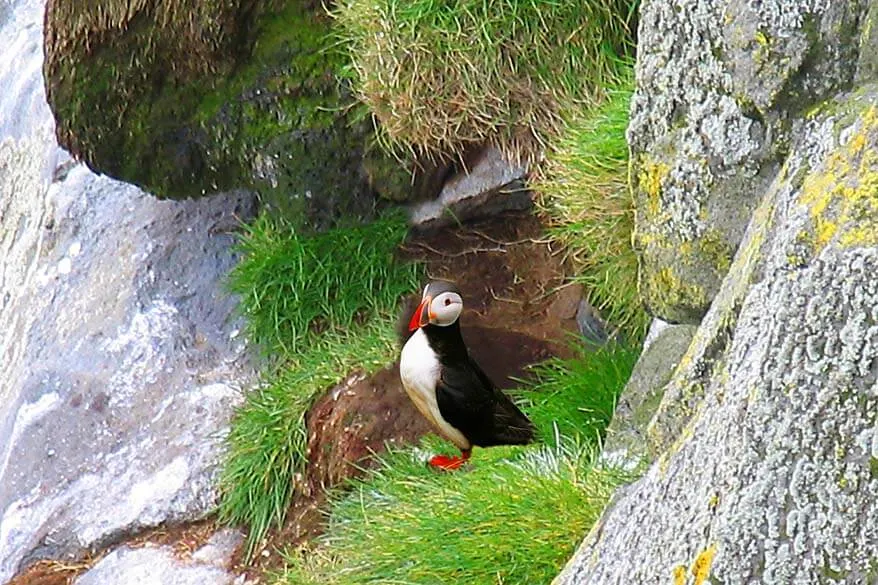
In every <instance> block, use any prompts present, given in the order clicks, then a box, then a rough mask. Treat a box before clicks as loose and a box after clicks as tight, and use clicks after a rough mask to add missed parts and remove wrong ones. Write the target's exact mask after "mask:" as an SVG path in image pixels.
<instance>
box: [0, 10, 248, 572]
mask: <svg viewBox="0 0 878 585" xmlns="http://www.w3.org/2000/svg"><path fill="white" fill-rule="evenodd" d="M14 4H15V5H14V6H13V7H12V10H11V11H10V12H9V13H8V14H9V15H14V19H13V20H11V21H8V22H5V23H0V27H2V29H0V37H2V38H4V39H7V38H11V39H13V40H14V41H15V42H14V43H13V44H12V47H13V48H14V49H15V50H16V51H20V52H18V53H15V54H6V53H4V56H3V59H2V60H0V75H3V76H4V77H3V78H2V79H3V80H6V75H7V74H8V72H7V70H6V67H16V68H18V72H19V74H20V75H21V76H24V78H19V77H17V78H16V82H15V83H11V84H9V85H8V86H7V87H9V88H11V90H10V91H7V92H3V93H0V112H10V111H19V112H21V113H22V114H23V115H25V116H26V119H25V120H13V121H11V122H10V124H7V123H6V120H0V363H2V364H3V366H2V370H3V375H2V376H0V582H5V581H6V580H7V579H9V578H10V577H11V576H12V575H13V574H14V573H15V572H16V571H17V570H18V569H19V568H20V567H21V566H22V565H23V564H24V563H27V562H29V561H31V560H34V559H37V558H43V557H52V558H62V557H63V558H66V557H68V556H76V555H79V554H81V553H82V552H84V550H85V549H86V548H89V547H93V546H98V545H101V544H103V543H106V542H109V541H112V540H114V539H116V538H119V537H120V536H122V535H124V534H125V533H127V532H129V531H133V530H138V529H140V528H143V527H147V526H154V525H157V524H159V523H162V522H169V521H175V522H176V521H185V520H189V519H194V518H198V517H200V516H203V515H204V514H205V513H207V512H208V511H209V510H210V509H211V507H212V506H213V505H214V502H215V496H216V485H215V476H216V472H217V465H218V459H219V455H220V451H221V442H222V437H223V436H224V433H225V432H226V431H227V429H228V424H229V418H230V416H231V412H232V409H233V406H234V405H235V404H236V403H237V402H238V401H239V400H240V398H241V395H242V389H243V388H244V387H246V386H248V385H249V384H250V383H251V380H252V376H253V374H252V371H251V368H250V366H249V364H248V359H247V352H246V347H245V346H244V343H243V341H241V340H240V339H239V338H237V337H236V332H237V329H238V327H239V323H238V322H237V319H236V318H235V317H234V314H233V310H234V307H235V300H234V299H233V298H231V297H230V296H229V295H227V294H226V293H225V292H224V291H223V288H222V286H223V285H222V279H223V278H224V275H225V274H226V273H227V271H228V270H229V268H230V267H231V266H232V265H233V263H234V261H235V255H234V253H233V252H232V251H231V245H232V244H233V242H234V236H233V235H232V233H230V232H231V230H233V229H234V227H235V226H236V225H237V222H238V218H246V217H247V216H248V215H250V214H251V213H252V211H253V208H254V199H253V196H252V195H250V194H247V193H228V194H224V195H220V196H217V197H216V198H211V199H204V200H199V201H192V200H187V201H179V202H172V201H158V200H156V199H155V198H153V197H151V196H150V195H148V194H146V193H144V192H142V191H140V190H138V189H137V188H135V187H132V186H130V185H126V184H124V183H119V182H116V181H114V180H111V179H109V178H107V177H103V176H98V175H95V174H93V173H91V172H90V171H89V170H88V169H87V168H86V167H85V166H82V165H76V166H73V167H72V168H70V169H69V172H58V173H56V170H59V169H65V168H66V167H68V166H70V165H69V160H68V157H67V155H66V154H65V153H64V152H63V151H61V150H60V149H58V148H57V145H56V143H55V140H54V133H53V122H52V117H51V113H50V112H49V110H48V107H47V106H46V103H45V96H44V95H43V94H42V84H41V83H36V82H35V83H32V82H33V81H34V80H32V79H29V78H27V75H36V76H37V77H38V76H39V75H40V66H39V64H40V62H41V59H42V56H41V52H40V51H39V50H32V48H33V47H39V46H40V43H39V39H40V23H41V22H42V9H43V5H42V2H36V1H33V0H19V1H18V2H14ZM7 59H8V60H7ZM34 61H36V65H34ZM34 91H36V92H38V95H37V96H34V95H32V92H34ZM16 104H20V105H21V104H23V105H22V106H21V107H20V108H19V107H18V106H17V105H16ZM53 176H57V177H58V178H59V179H61V180H59V181H58V182H55V183H52V182H51V181H52V177H53ZM62 177H63V178H62Z"/></svg>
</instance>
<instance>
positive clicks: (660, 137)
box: [628, 0, 875, 323]
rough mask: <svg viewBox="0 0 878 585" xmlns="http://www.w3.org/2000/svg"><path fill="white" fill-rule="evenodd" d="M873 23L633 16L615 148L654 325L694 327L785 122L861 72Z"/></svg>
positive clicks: (808, 10)
mask: <svg viewBox="0 0 878 585" xmlns="http://www.w3.org/2000/svg"><path fill="white" fill-rule="evenodd" d="M867 5H871V6H872V7H873V8H872V9H871V10H872V14H871V16H868V17H867V11H868V10H869V9H867V8H866V7H867ZM874 20H875V15H874V2H872V3H871V4H870V3H868V2H866V1H864V0H851V1H841V2H835V1H832V2H830V1H828V0H796V1H792V2H790V1H770V2H740V1H734V0H709V1H689V0H676V1H673V2H667V1H664V0H647V1H644V2H643V3H642V4H641V16H640V28H639V35H638V36H639V41H638V55H637V66H636V76H637V89H636V92H635V95H634V97H633V100H632V118H631V123H630V126H629V131H628V138H629V142H630V145H631V153H632V160H633V172H632V177H633V178H634V180H633V182H634V190H635V198H636V207H637V229H636V244H637V246H638V247H639V248H640V251H641V254H642V285H641V288H642V291H643V293H644V297H645V301H646V303H647V305H648V306H649V307H650V309H651V310H652V312H653V313H654V314H655V315H656V316H658V317H660V318H662V319H665V320H667V321H671V322H687V323H698V321H699V320H700V318H701V317H702V316H703V315H704V313H705V311H706V310H707V308H708V306H709V305H710V302H711V300H712V299H713V297H714V295H715V294H716V292H717V290H718V288H719V284H720V282H721V280H722V278H723V277H724V275H725V274H726V272H727V271H728V268H729V265H730V261H731V258H732V255H733V253H734V251H735V249H736V248H737V246H738V245H739V243H740V241H741V237H742V235H743V233H744V229H745V228H746V226H747V223H748V221H749V218H750V215H751V213H752V211H753V210H754V209H755V207H756V205H757V204H758V202H759V200H760V198H761V196H762V193H763V192H764V191H765V189H766V188H767V187H768V185H769V184H771V182H772V181H774V180H775V179H776V178H777V176H778V173H779V172H780V169H781V165H782V163H783V161H784V158H785V157H786V155H787V153H788V151H789V148H790V144H791V143H792V141H793V139H794V127H795V126H796V124H797V122H798V120H799V119H800V118H801V117H802V115H803V114H805V113H806V112H807V111H809V110H810V109H812V108H813V107H814V106H815V105H817V104H820V103H821V102H823V101H824V100H826V99H828V98H831V97H832V96H833V95H835V94H836V93H837V92H838V91H840V90H843V89H846V88H849V87H850V86H851V83H852V82H853V80H854V77H855V74H856V73H857V71H858V69H859V70H860V72H861V74H864V73H865V72H868V71H872V70H873V67H874V47H875V43H874V33H872V32H870V31H871V30H872V29H874V28H875V27H874V26H873V25H872V24H870V23H874ZM870 35H873V36H870ZM870 39H871V40H870ZM860 49H862V51H861V50H860ZM860 54H862V55H863V57H860ZM867 55H873V57H866V56H867Z"/></svg>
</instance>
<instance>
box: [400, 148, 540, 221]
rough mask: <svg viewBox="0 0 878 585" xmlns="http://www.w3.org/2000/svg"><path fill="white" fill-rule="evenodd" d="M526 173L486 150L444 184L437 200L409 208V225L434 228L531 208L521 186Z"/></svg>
mask: <svg viewBox="0 0 878 585" xmlns="http://www.w3.org/2000/svg"><path fill="white" fill-rule="evenodd" d="M526 174H527V169H526V168H525V167H523V166H521V165H515V164H512V163H510V162H508V161H507V160H506V159H505V158H504V157H503V155H502V154H501V153H500V151H499V150H497V149H496V148H493V147H486V148H485V149H483V150H482V151H480V152H478V153H477V154H476V155H475V156H473V157H472V158H471V159H470V160H469V161H467V163H466V165H465V168H464V169H462V170H461V171H460V172H458V173H457V174H455V175H454V176H452V177H451V178H450V179H448V180H447V181H446V182H445V184H444V187H443V188H442V191H441V192H440V193H439V197H438V198H437V199H435V200H433V201H427V202H424V203H421V204H420V205H417V206H416V207H414V208H413V209H412V211H411V223H412V224H413V225H416V226H420V227H425V228H433V227H438V226H441V225H447V224H449V223H454V222H462V221H466V220H468V219H474V218H479V217H487V216H491V215H494V214H498V213H501V212H503V211H512V210H516V211H521V210H525V209H530V207H531V205H532V201H531V198H530V193H529V192H528V191H527V190H526V189H525V188H524V185H523V183H522V180H523V178H524V177H525V175H526Z"/></svg>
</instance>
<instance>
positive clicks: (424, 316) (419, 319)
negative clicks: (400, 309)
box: [409, 295, 433, 331]
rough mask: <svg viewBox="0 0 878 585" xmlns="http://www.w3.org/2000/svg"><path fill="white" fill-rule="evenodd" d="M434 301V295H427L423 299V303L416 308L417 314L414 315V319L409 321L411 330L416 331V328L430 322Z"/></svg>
mask: <svg viewBox="0 0 878 585" xmlns="http://www.w3.org/2000/svg"><path fill="white" fill-rule="evenodd" d="M432 301H433V297H431V296H429V295H427V296H426V297H424V299H423V300H422V301H421V304H420V305H418V308H417V309H415V314H414V315H412V320H411V321H409V331H414V330H415V329H419V328H421V327H423V326H424V325H426V324H427V323H429V322H430V317H432V315H430V303H431V302H432Z"/></svg>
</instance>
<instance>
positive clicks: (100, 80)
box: [44, 0, 411, 228]
mask: <svg viewBox="0 0 878 585" xmlns="http://www.w3.org/2000/svg"><path fill="white" fill-rule="evenodd" d="M45 54H46V63H45V68H44V71H45V79H46V88H47V92H48V98H49V103H50V104H51V107H52V111H53V112H54V114H55V117H56V120H57V134H58V140H59V142H60V144H61V145H62V146H64V147H65V148H67V149H69V150H70V151H71V152H72V153H73V154H74V155H75V156H76V157H78V158H81V159H82V160H84V161H85V162H87V163H88V165H89V166H90V167H91V168H92V169H94V170H95V171H97V172H102V173H107V174H109V175H111V176H113V177H115V178H118V179H122V180H125V181H129V182H131V183H134V184H137V185H139V186H141V187H143V188H144V189H146V190H148V191H150V192H151V193H153V194H155V195H158V196H161V197H171V198H183V197H193V196H198V195H201V194H210V193H216V192H221V191H225V190H229V189H235V188H253V189H258V190H260V191H261V192H262V195H263V198H264V199H265V200H267V201H268V202H270V203H273V204H274V205H276V206H279V207H282V208H284V212H286V213H289V214H291V215H301V214H303V213H305V214H307V215H308V217H309V219H310V220H311V221H312V222H313V223H314V224H315V227H318V228H322V227H326V225H327V224H331V223H332V222H333V221H335V220H336V219H337V218H338V216H339V215H354V216H368V215H370V214H371V213H372V212H373V209H372V208H373V206H374V205H375V197H374V192H379V193H383V194H384V195H385V196H386V197H388V198H390V199H405V198H406V197H407V195H408V194H409V191H410V190H411V189H410V188H409V186H408V185H405V184H401V183H399V181H398V180H397V178H396V176H397V175H399V174H400V172H399V167H400V165H399V164H396V165H394V164H390V163H389V162H388V161H393V160H394V159H392V158H391V157H388V156H387V155H386V154H384V153H383V152H382V151H381V150H380V149H373V150H370V151H369V152H368V153H367V152H366V150H367V148H366V146H367V143H369V142H370V141H372V140H373V138H374V131H373V126H372V123H371V121H368V120H366V121H363V120H360V118H362V116H359V115H358V110H357V109H356V108H353V107H349V106H353V105H354V101H355V100H354V98H353V97H352V96H351V95H350V91H349V89H348V88H347V85H346V82H345V81H344V79H343V76H342V75H341V73H340V72H341V69H342V68H343V67H344V65H345V57H344V53H343V51H340V50H339V49H338V47H337V46H336V45H334V43H333V37H331V31H330V20H329V18H328V17H327V16H326V14H325V12H324V11H323V9H322V7H321V5H320V4H319V3H314V2H301V1H299V0H285V1H279V2H278V1H274V0H234V1H232V2H216V1H211V2H198V1H194V0H171V1H168V2H159V1H157V0H142V1H140V2H135V3H118V2H111V1H109V0H99V1H98V2H93V3H91V4H88V5H85V4H82V3H81V2H77V1H76V0H48V5H47V10H46V35H45ZM366 159H368V160H366ZM376 160H379V161H384V163H385V164H384V165H383V166H382V165H380V164H379V165H376V164H375V162H376ZM367 163H368V164H367ZM367 166H368V173H367V168H366V167H367ZM376 173H377V175H376ZM367 175H368V176H367ZM403 189H404V191H403V192H402V193H398V192H397V190H403Z"/></svg>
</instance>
